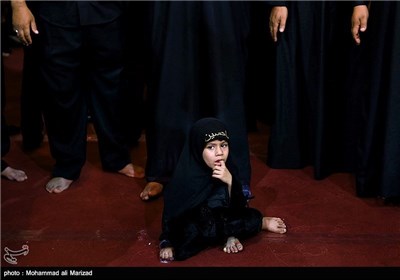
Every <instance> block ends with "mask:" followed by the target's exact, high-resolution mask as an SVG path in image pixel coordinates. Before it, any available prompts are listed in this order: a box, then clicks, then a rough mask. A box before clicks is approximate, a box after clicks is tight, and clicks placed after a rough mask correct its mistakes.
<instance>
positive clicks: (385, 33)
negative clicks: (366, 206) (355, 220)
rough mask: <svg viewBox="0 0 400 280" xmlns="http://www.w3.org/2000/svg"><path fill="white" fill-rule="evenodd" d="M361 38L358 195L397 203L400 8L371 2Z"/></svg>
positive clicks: (399, 173)
mask: <svg viewBox="0 0 400 280" xmlns="http://www.w3.org/2000/svg"><path fill="white" fill-rule="evenodd" d="M363 35H364V36H363V37H362V38H361V48H362V49H361V57H360V58H361V61H360V68H359V70H360V73H359V74H360V76H361V77H362V78H363V80H362V84H361V85H360V86H359V87H358V91H357V92H358V93H357V94H359V95H358V96H357V98H359V100H360V101H361V102H360V104H361V117H360V119H361V121H360V125H361V128H362V130H361V135H360V137H359V140H360V141H359V143H358V144H359V145H358V165H357V172H356V182H357V185H356V188H357V195H358V196H361V197H374V196H379V197H383V198H385V199H392V198H393V199H398V198H400V3H399V2H397V1H372V2H371V6H370V14H369V21H368V28H367V30H366V32H365V34H363Z"/></svg>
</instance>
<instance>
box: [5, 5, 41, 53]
mask: <svg viewBox="0 0 400 280" xmlns="http://www.w3.org/2000/svg"><path fill="white" fill-rule="evenodd" d="M11 7H12V23H13V28H14V30H15V32H16V33H17V36H18V38H19V39H20V40H21V42H22V43H23V44H24V45H25V46H28V45H30V44H32V37H31V30H32V31H33V33H35V34H39V31H38V30H37V27H36V21H35V17H34V16H33V14H32V12H31V10H29V8H28V6H27V5H26V3H25V1H19V0H18V1H17V0H13V1H11Z"/></svg>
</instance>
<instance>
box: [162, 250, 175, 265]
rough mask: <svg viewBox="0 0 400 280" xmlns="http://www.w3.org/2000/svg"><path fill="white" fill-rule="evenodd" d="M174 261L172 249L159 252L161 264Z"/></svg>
mask: <svg viewBox="0 0 400 280" xmlns="http://www.w3.org/2000/svg"><path fill="white" fill-rule="evenodd" d="M173 260H174V250H173V248H172V247H167V248H162V249H161V250H160V261H161V262H163V263H166V262H171V261H173Z"/></svg>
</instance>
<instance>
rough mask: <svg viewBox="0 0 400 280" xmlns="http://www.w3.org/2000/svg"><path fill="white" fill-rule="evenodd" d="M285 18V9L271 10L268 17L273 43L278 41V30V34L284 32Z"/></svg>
mask: <svg viewBox="0 0 400 280" xmlns="http://www.w3.org/2000/svg"><path fill="white" fill-rule="evenodd" d="M287 17H288V9H287V7H285V6H277V7H273V8H272V10H271V14H270V16H269V32H270V33H271V37H272V40H274V42H277V41H278V30H279V32H283V31H285V27H286V20H287Z"/></svg>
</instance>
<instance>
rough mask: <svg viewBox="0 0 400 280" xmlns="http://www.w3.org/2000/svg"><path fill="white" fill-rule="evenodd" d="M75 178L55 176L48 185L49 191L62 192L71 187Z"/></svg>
mask: <svg viewBox="0 0 400 280" xmlns="http://www.w3.org/2000/svg"><path fill="white" fill-rule="evenodd" d="M72 182H73V180H68V179H65V178H63V177H54V178H52V179H51V180H50V181H49V182H48V183H47V185H46V190H47V191H48V192H49V193H60V192H63V191H65V190H66V189H68V188H69V186H70V185H71V184H72Z"/></svg>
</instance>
